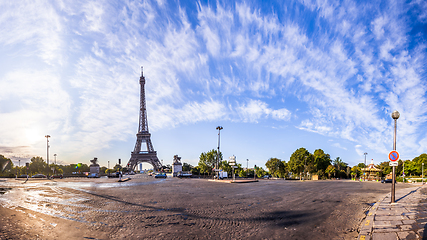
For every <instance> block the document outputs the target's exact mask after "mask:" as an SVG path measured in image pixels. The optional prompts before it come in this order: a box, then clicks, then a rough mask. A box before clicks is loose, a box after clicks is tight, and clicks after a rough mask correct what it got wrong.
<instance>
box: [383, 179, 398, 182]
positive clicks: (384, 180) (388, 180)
mask: <svg viewBox="0 0 427 240" xmlns="http://www.w3.org/2000/svg"><path fill="white" fill-rule="evenodd" d="M392 182H393V180H392V179H383V180H381V183H392ZM394 183H396V180H394Z"/></svg>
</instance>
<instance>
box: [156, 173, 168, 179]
mask: <svg viewBox="0 0 427 240" xmlns="http://www.w3.org/2000/svg"><path fill="white" fill-rule="evenodd" d="M154 177H155V178H167V177H168V176H166V173H159V174H156V176H154Z"/></svg>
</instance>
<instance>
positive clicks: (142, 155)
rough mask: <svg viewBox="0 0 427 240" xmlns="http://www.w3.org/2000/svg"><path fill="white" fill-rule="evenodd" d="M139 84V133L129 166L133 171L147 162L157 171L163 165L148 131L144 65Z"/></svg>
mask: <svg viewBox="0 0 427 240" xmlns="http://www.w3.org/2000/svg"><path fill="white" fill-rule="evenodd" d="M139 84H141V94H140V96H141V100H140V109H139V128H138V133H137V134H136V144H135V149H134V150H133V152H132V153H131V157H130V159H129V162H128V164H127V167H128V169H129V170H132V171H133V170H135V168H136V166H137V165H138V163H143V162H146V163H150V164H151V165H153V168H154V170H155V171H159V170H160V168H161V167H162V164H161V163H160V161H159V159H158V158H157V152H156V151H154V148H153V144H152V143H151V138H150V137H151V134H150V133H149V132H148V121H147V109H146V105H145V77H144V73H143V71H142V67H141V77H140V78H139ZM144 145H145V146H146V148H145V146H144Z"/></svg>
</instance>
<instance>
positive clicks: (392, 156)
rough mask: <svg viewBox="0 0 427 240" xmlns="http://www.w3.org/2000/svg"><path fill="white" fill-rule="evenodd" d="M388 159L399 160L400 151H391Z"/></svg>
mask: <svg viewBox="0 0 427 240" xmlns="http://www.w3.org/2000/svg"><path fill="white" fill-rule="evenodd" d="M388 159H390V161H392V162H396V161H397V160H399V153H398V152H397V151H391V152H390V153H389V154H388Z"/></svg>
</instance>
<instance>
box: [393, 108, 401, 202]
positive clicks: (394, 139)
mask: <svg viewBox="0 0 427 240" xmlns="http://www.w3.org/2000/svg"><path fill="white" fill-rule="evenodd" d="M391 117H392V118H393V119H394V135H393V151H396V132H397V119H399V117H400V113H399V112H398V111H397V110H395V111H393V113H392V114H391ZM392 174H393V175H392V179H391V202H392V203H394V202H395V198H396V194H395V193H396V183H395V181H396V166H393V173H392Z"/></svg>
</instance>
